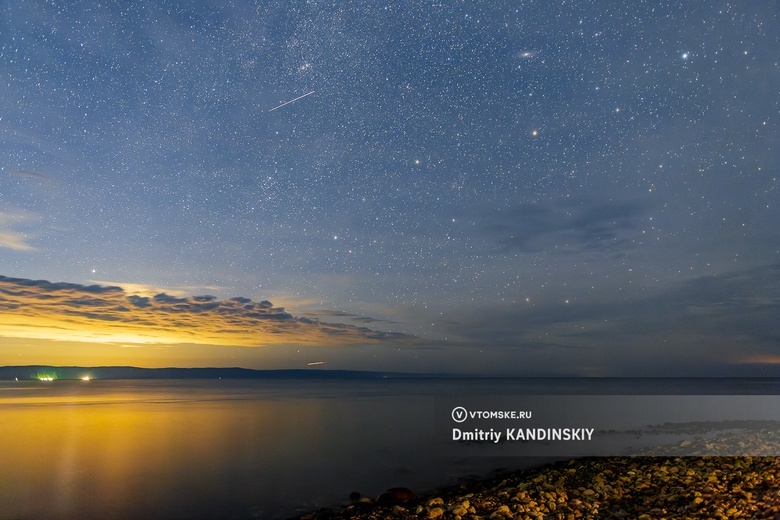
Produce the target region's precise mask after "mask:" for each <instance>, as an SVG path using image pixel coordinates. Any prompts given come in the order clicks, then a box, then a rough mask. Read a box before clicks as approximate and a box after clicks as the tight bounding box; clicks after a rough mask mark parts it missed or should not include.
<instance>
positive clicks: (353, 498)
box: [349, 491, 360, 502]
mask: <svg viewBox="0 0 780 520" xmlns="http://www.w3.org/2000/svg"><path fill="white" fill-rule="evenodd" d="M349 500H350V501H351V502H357V501H358V500H360V493H358V492H357V491H353V492H352V493H350V494H349Z"/></svg>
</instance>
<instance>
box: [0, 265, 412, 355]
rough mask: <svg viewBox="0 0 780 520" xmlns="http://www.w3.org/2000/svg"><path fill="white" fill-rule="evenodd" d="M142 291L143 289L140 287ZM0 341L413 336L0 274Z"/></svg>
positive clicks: (351, 340)
mask: <svg viewBox="0 0 780 520" xmlns="http://www.w3.org/2000/svg"><path fill="white" fill-rule="evenodd" d="M142 287H144V286H142ZM0 336H6V337H17V338H35V339H45V340H57V341H82V342H91V343H111V344H114V345H117V344H122V345H127V344H131V345H132V344H185V343H186V344H204V345H228V346H242V347H260V346H264V345H273V344H277V345H278V344H291V345H309V346H315V345H323V346H328V345H331V346H336V345H339V346H347V345H369V344H379V343H381V342H387V341H392V342H400V343H410V344H414V343H415V342H416V341H418V340H417V339H416V338H414V337H411V336H408V335H404V334H399V333H392V332H382V331H375V330H371V329H367V328H364V327H357V326H354V325H348V324H340V323H325V322H321V321H319V320H314V319H310V318H307V317H296V316H293V315H292V314H290V313H288V312H287V311H285V309H284V308H281V307H276V306H274V305H273V304H272V303H271V302H270V301H267V300H264V301H253V300H251V299H249V298H243V297H235V298H228V299H222V300H220V299H217V298H216V297H215V296H186V297H179V296H176V295H171V294H167V293H157V294H154V295H143V294H132V293H131V292H130V291H127V290H125V289H124V288H123V287H119V286H106V285H89V286H87V285H80V284H72V283H52V282H48V281H45V280H27V279H21V278H8V277H3V276H0Z"/></svg>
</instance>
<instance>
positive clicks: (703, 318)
mask: <svg viewBox="0 0 780 520" xmlns="http://www.w3.org/2000/svg"><path fill="white" fill-rule="evenodd" d="M778 280H780V264H776V265H767V266H759V267H753V268H748V269H745V270H741V271H733V272H730V273H725V274H721V275H718V276H702V277H699V278H694V279H690V280H686V281H681V282H680V283H679V284H677V285H674V286H670V287H667V288H665V289H659V290H658V291H657V292H655V293H654V294H651V295H647V296H643V297H638V298H630V297H623V298H615V299H613V300H610V301H606V302H602V303H590V304H587V305H578V304H575V303H571V304H567V303H562V302H561V303H548V304H546V305H540V306H531V305H527V304H526V305H522V304H517V305H515V306H511V307H506V306H499V305H494V306H491V305H488V304H486V305H485V306H482V307H475V308H472V309H467V310H466V311H464V312H462V313H460V314H459V315H458V316H457V321H454V322H451V323H449V324H448V327H449V331H450V332H451V334H452V336H454V337H458V338H460V339H462V340H463V341H466V342H468V343H472V344H480V345H492V346H493V347H496V348H511V349H519V350H522V351H524V352H526V353H528V355H531V353H532V352H538V351H546V352H548V353H549V354H550V356H548V358H549V357H551V356H553V355H555V356H557V355H559V354H558V353H560V352H561V351H567V352H569V355H567V357H566V358H565V359H564V358H560V359H561V361H560V362H561V364H565V363H569V364H572V365H573V363H572V361H573V360H576V362H577V363H586V362H594V361H598V363H597V364H598V365H599V367H600V370H601V371H602V372H601V373H611V374H624V375H625V374H631V375H637V374H648V373H650V374H653V375H668V374H669V373H674V374H678V375H679V374H687V375H691V374H706V373H710V374H711V373H713V371H717V370H726V371H728V369H726V368H725V367H736V366H738V365H745V364H751V363H752V364H757V363H763V364H774V363H777V360H779V359H780V321H778V319H777V317H778V316H780V282H778ZM575 352H576V354H575ZM539 362H540V364H542V365H543V364H544V363H545V360H544V359H541V360H540V361H539ZM547 362H549V359H548V361H547ZM572 371H574V368H572Z"/></svg>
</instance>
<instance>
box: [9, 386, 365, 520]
mask: <svg viewBox="0 0 780 520" xmlns="http://www.w3.org/2000/svg"><path fill="white" fill-rule="evenodd" d="M94 383H95V382H94V381H92V382H90V383H87V384H84V383H76V382H69V383H66V382H55V383H54V385H62V386H61V387H58V388H57V389H56V391H52V392H49V391H48V390H49V389H51V388H54V387H52V386H51V385H52V384H51V383H40V384H41V385H48V387H47V391H46V392H43V391H41V390H40V389H36V388H31V389H29V390H28V391H27V392H24V391H12V392H8V391H6V392H0V409H1V410H2V412H0V439H2V444H1V445H0V461H1V464H2V468H0V517H2V518H7V517H20V518H39V517H46V518H76V517H82V518H96V517H101V518H112V517H116V518H123V517H136V515H142V516H143V517H145V518H153V517H158V518H166V517H170V516H177V517H178V516H186V514H187V512H188V511H190V512H191V513H192V514H193V515H197V516H200V517H208V516H210V514H209V511H208V508H212V509H213V511H212V512H213V513H214V514H215V515H217V514H221V513H224V511H225V509H226V508H230V507H236V506H237V504H239V505H240V504H257V503H258V501H259V500H260V501H262V498H261V496H273V494H274V493H275V490H274V487H275V486H278V488H279V492H280V493H281V492H282V490H283V489H285V488H286V486H288V484H289V482H287V480H289V479H290V478H298V477H297V476H296V475H295V472H290V471H287V472H279V471H275V470H274V468H283V467H285V466H289V465H295V464H297V463H298V462H300V461H306V460H307V459H308V460H318V461H320V462H319V463H318V464H320V465H324V466H325V467H327V465H328V464H329V458H336V457H341V458H343V457H344V456H345V454H344V453H339V450H336V449H333V448H332V446H327V445H326V446H323V445H321V444H322V443H323V441H322V440H320V441H317V442H309V440H310V438H311V437H312V435H311V433H312V432H315V431H318V430H320V429H322V428H326V429H327V428H329V426H328V425H329V424H330V423H332V422H333V421H342V420H343V419H346V418H343V417H339V411H338V408H339V407H338V406H335V407H333V406H330V407H323V401H322V400H321V399H305V398H300V399H295V400H292V401H291V400H273V399H262V400H258V399H221V398H219V395H217V396H216V398H215V399H212V400H208V399H205V400H204V399H200V398H198V399H190V398H189V397H188V394H187V392H186V388H176V389H174V390H173V391H171V390H170V389H166V388H165V387H159V388H157V389H156V390H155V391H153V392H148V391H147V392H141V393H140V394H139V392H138V391H137V390H134V389H133V388H128V389H127V390H126V391H123V390H121V389H120V390H118V391H110V392H107V391H105V389H102V390H99V391H96V392H95V393H91V391H92V389H93V388H94V387H93V386H92V385H94ZM77 384H83V385H85V386H88V387H90V388H89V389H85V388H79V387H77V386H76V385H77ZM5 390H8V389H5ZM3 394H6V395H3ZM351 434H353V435H355V442H356V443H357V444H359V438H360V431H355V432H352V433H351ZM326 438H327V436H326ZM280 439H284V442H280ZM328 450H330V451H332V452H333V453H328ZM358 451H359V450H358ZM320 469H323V468H320ZM260 472H267V473H270V474H271V475H274V476H278V478H277V480H276V481H274V480H273V479H271V480H269V481H267V482H264V483H263V487H264V489H263V490H262V491H261V490H259V489H257V486H254V487H253V486H252V485H248V484H247V483H248V482H251V481H252V479H256V474H257V473H260ZM300 478H301V481H302V482H305V481H306V475H303V476H300ZM263 494H265V495H263ZM196 504H197V505H196ZM242 507H243V506H242ZM204 508H206V510H204Z"/></svg>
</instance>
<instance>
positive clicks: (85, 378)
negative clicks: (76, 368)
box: [81, 376, 89, 381]
mask: <svg viewBox="0 0 780 520" xmlns="http://www.w3.org/2000/svg"><path fill="white" fill-rule="evenodd" d="M81 380H82V381H89V376H84V377H82V378H81Z"/></svg>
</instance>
